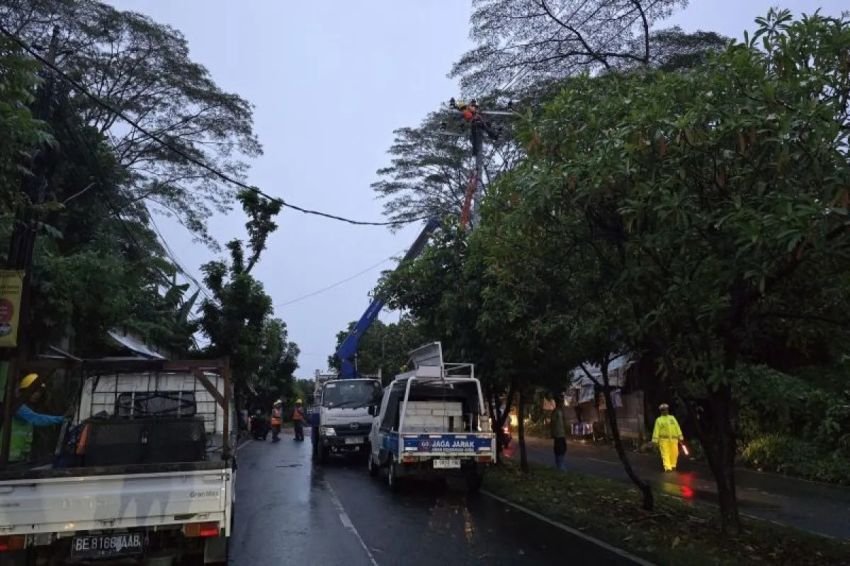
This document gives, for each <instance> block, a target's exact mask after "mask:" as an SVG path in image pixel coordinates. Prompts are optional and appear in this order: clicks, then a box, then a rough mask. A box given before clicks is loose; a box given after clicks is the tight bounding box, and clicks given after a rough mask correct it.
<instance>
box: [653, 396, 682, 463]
mask: <svg viewBox="0 0 850 566" xmlns="http://www.w3.org/2000/svg"><path fill="white" fill-rule="evenodd" d="M658 410H659V411H661V415H660V416H659V417H658V418H657V419H655V428H654V429H653V431H652V442H653V444H655V445H657V446H658V450H659V451H660V452H661V463H662V464H663V465H664V471H665V472H671V471H673V470H675V469H676V463H677V462H678V461H679V443H680V442H681V441H682V440H684V437H683V436H682V429H681V428H679V421H677V420H676V417H674V416H673V415H671V414H670V405H668V404H667V403H662V404H661V405H659V406H658Z"/></svg>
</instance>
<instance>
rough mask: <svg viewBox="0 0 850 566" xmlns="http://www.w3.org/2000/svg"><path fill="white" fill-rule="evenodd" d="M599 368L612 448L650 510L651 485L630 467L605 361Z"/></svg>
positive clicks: (653, 499) (645, 507)
mask: <svg viewBox="0 0 850 566" xmlns="http://www.w3.org/2000/svg"><path fill="white" fill-rule="evenodd" d="M582 369H584V367H582ZM600 369H601V370H602V395H603V396H604V397H605V407H606V410H605V417H606V419H607V420H608V426H609V427H610V428H611V438H612V439H613V440H614V449H615V450H616V451H617V457H619V458H620V462H621V463H622V464H623V469H624V470H625V471H626V475H627V476H629V479H630V480H631V481H632V483H633V484H635V487H637V488H638V490H639V491H640V493H641V495H642V497H643V508H644V509H646V510H647V511H652V509H653V508H654V507H655V497H654V496H653V494H652V486H651V485H649V484H648V483H647V482H645V481H644V480H642V479H641V478H640V476H638V475H637V473H636V472H635V471H634V468H632V463H631V462H630V461H629V456H628V454H626V450H625V448H623V439H622V438H620V426H619V423H618V422H617V411H616V409H615V407H614V402H613V399H612V397H611V381H610V378H609V377H608V363H607V361H606V362H604V363H602V365H600ZM585 373H587V375H590V373H589V372H587V370H585Z"/></svg>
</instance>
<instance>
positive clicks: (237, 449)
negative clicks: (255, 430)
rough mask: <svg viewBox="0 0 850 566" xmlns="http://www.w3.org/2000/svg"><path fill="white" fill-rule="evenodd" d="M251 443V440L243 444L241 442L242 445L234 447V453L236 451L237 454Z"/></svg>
mask: <svg viewBox="0 0 850 566" xmlns="http://www.w3.org/2000/svg"><path fill="white" fill-rule="evenodd" d="M252 442H254V441H253V440H251V439H250V438H249V439H248V440H246V441H245V442H243V443H242V444H240V445H239V446H237V447H236V451H237V452H239V451H240V450H242V448H244V447H245V446H247V445H248V444H251V443H252Z"/></svg>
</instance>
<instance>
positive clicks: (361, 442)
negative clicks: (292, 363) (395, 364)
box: [312, 378, 382, 463]
mask: <svg viewBox="0 0 850 566" xmlns="http://www.w3.org/2000/svg"><path fill="white" fill-rule="evenodd" d="M381 391H382V390H381V382H380V381H379V380H377V379H367V378H362V379H329V380H327V381H324V382H323V383H321V384H317V390H316V394H315V396H314V408H313V415H312V416H313V423H314V426H313V430H312V439H313V450H314V454H315V455H316V458H317V459H318V461H319V462H320V463H324V462H325V461H326V460H327V459H328V457H329V456H331V455H342V456H344V455H349V454H366V452H367V449H368V443H369V429H370V428H371V426H372V416H371V414H370V411H369V409H370V407H374V406H375V405H376V404H377V403H378V402H379V400H380V398H381Z"/></svg>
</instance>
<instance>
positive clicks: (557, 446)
mask: <svg viewBox="0 0 850 566" xmlns="http://www.w3.org/2000/svg"><path fill="white" fill-rule="evenodd" d="M551 427H552V443H553V449H554V451H555V467H556V468H558V469H559V470H566V469H567V463H566V455H567V399H566V395H564V394H563V393H561V394H559V395H558V402H557V403H556V404H555V409H554V410H553V411H552V423H551Z"/></svg>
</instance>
